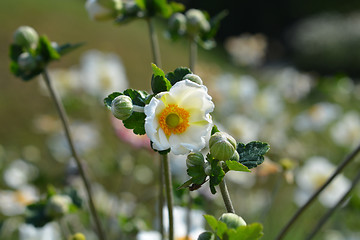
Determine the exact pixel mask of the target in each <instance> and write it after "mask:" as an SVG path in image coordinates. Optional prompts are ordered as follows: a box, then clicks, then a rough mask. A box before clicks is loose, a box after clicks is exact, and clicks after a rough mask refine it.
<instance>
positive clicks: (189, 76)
mask: <svg viewBox="0 0 360 240" xmlns="http://www.w3.org/2000/svg"><path fill="white" fill-rule="evenodd" d="M183 79H184V80H185V79H188V80H190V81H193V82H195V83H197V84H199V85H202V84H203V81H202V80H201V78H200V77H199V76H198V75H196V74H192V73H189V74H186V75H185V76H184V77H183Z"/></svg>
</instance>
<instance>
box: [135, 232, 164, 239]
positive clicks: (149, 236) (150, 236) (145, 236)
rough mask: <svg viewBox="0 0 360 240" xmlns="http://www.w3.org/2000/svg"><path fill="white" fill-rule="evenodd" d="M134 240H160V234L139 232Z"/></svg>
mask: <svg viewBox="0 0 360 240" xmlns="http://www.w3.org/2000/svg"><path fill="white" fill-rule="evenodd" d="M136 240H161V234H160V233H159V232H157V231H140V232H139V233H138V234H137V235H136Z"/></svg>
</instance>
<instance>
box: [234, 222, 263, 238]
mask: <svg viewBox="0 0 360 240" xmlns="http://www.w3.org/2000/svg"><path fill="white" fill-rule="evenodd" d="M262 231H263V227H262V225H261V224H260V223H252V224H250V225H247V226H240V227H238V228H237V229H236V231H235V232H233V231H231V232H229V233H228V234H229V237H230V240H238V239H241V240H257V239H260V238H261V237H262V236H263V235H264V234H263V232H262Z"/></svg>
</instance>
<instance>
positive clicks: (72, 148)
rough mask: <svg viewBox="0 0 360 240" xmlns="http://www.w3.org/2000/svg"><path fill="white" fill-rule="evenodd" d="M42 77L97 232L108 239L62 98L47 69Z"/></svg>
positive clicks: (101, 239) (101, 237)
mask: <svg viewBox="0 0 360 240" xmlns="http://www.w3.org/2000/svg"><path fill="white" fill-rule="evenodd" d="M42 76H43V78H44V80H45V84H46V86H47V88H48V89H49V91H50V95H51V98H52V99H53V101H54V103H55V106H56V110H57V111H58V114H59V116H60V119H61V122H62V125H63V128H64V131H65V136H66V139H67V142H68V144H69V146H70V151H71V154H72V156H73V157H74V159H75V162H76V164H77V167H78V170H79V173H80V177H81V179H82V181H83V183H84V185H85V192H86V194H87V197H88V201H89V207H90V213H91V215H92V216H93V219H94V222H95V226H96V232H97V234H98V237H99V239H100V240H105V239H106V238H105V235H104V233H103V230H102V228H101V225H100V220H99V217H98V215H97V213H96V210H95V205H94V201H93V198H92V191H91V186H90V183H89V180H88V178H87V176H86V174H85V171H84V168H83V165H82V163H81V160H80V158H79V156H78V154H77V152H76V150H75V146H74V143H73V139H72V137H71V133H70V127H69V121H68V118H67V115H66V112H65V109H64V106H63V105H62V103H61V101H60V98H59V97H58V96H57V93H56V92H55V89H54V87H53V85H52V83H51V80H50V77H49V74H48V73H47V70H46V69H44V71H43V72H42Z"/></svg>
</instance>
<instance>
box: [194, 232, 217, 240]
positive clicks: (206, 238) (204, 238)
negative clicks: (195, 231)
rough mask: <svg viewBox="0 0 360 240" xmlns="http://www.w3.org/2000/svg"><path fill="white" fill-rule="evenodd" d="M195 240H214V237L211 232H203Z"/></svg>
mask: <svg viewBox="0 0 360 240" xmlns="http://www.w3.org/2000/svg"><path fill="white" fill-rule="evenodd" d="M197 240H215V235H214V234H213V233H212V232H203V233H201V234H200V235H199V237H198V239H197Z"/></svg>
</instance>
